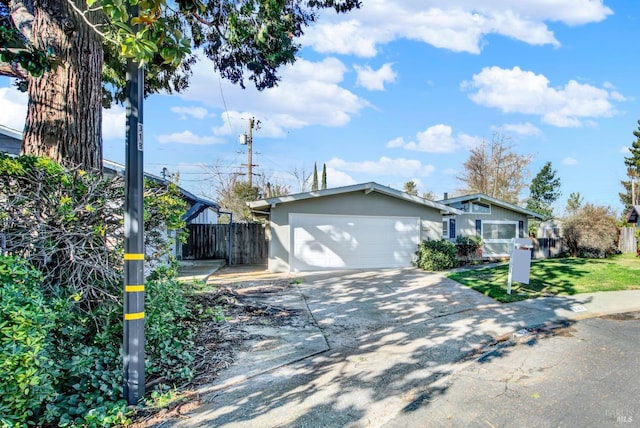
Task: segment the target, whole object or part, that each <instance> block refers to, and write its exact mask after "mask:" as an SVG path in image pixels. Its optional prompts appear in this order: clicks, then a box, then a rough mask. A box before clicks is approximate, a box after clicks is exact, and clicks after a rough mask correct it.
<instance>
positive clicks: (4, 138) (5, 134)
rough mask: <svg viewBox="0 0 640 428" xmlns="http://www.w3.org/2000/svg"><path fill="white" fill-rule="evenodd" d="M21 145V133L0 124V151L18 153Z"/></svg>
mask: <svg viewBox="0 0 640 428" xmlns="http://www.w3.org/2000/svg"><path fill="white" fill-rule="evenodd" d="M21 146H22V133H21V132H20V131H16V130H15V129H11V128H8V127H6V126H4V125H0V152H7V153H9V154H12V155H18V154H20V148H21Z"/></svg>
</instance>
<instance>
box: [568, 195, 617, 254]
mask: <svg viewBox="0 0 640 428" xmlns="http://www.w3.org/2000/svg"><path fill="white" fill-rule="evenodd" d="M618 235H619V231H618V226H617V221H616V217H615V212H613V210H612V209H611V208H610V207H606V206H601V205H595V204H591V203H587V204H585V205H584V206H582V207H581V208H579V209H578V210H577V211H576V213H575V214H574V215H573V216H571V217H569V218H567V219H566V220H565V221H564V223H563V238H564V241H565V245H566V246H567V247H568V248H569V252H570V253H571V255H572V256H574V257H588V258H604V257H607V256H609V255H611V254H615V253H616V252H617V245H618Z"/></svg>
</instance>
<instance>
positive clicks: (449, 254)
mask: <svg viewBox="0 0 640 428" xmlns="http://www.w3.org/2000/svg"><path fill="white" fill-rule="evenodd" d="M414 264H415V266H417V267H419V268H421V269H424V270H429V271H436V270H446V269H452V268H456V267H458V266H459V261H458V257H457V248H456V245H455V244H453V243H451V242H449V241H445V240H441V241H422V242H421V243H420V244H419V245H418V251H416V261H415V262H414Z"/></svg>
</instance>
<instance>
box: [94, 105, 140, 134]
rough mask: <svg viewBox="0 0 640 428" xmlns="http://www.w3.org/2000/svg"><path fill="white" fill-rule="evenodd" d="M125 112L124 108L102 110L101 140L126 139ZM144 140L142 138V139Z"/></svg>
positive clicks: (115, 107) (116, 107)
mask: <svg viewBox="0 0 640 428" xmlns="http://www.w3.org/2000/svg"><path fill="white" fill-rule="evenodd" d="M126 134H127V111H126V110H125V109H124V107H121V106H114V107H111V108H109V109H102V138H103V139H104V140H111V139H116V138H118V139H120V140H122V141H124V140H125V139H126V138H127V135H126ZM143 138H144V137H143Z"/></svg>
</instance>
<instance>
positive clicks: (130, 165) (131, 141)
mask: <svg viewBox="0 0 640 428" xmlns="http://www.w3.org/2000/svg"><path fill="white" fill-rule="evenodd" d="M129 7H130V9H129V14H130V15H131V16H138V14H139V6H138V5H135V6H129ZM135 29H136V31H139V26H136V27H135ZM143 71H144V66H143V65H142V64H141V63H139V62H136V61H134V60H133V59H132V58H129V59H127V74H126V81H127V86H126V100H125V105H126V109H127V110H126V120H127V140H126V149H125V150H126V162H125V187H124V188H125V197H124V198H125V199H124V305H123V306H124V331H123V354H124V355H123V365H124V370H123V371H124V379H123V380H124V385H123V387H124V391H123V392H124V398H125V399H126V400H127V403H128V404H129V405H137V404H138V402H139V401H140V400H141V399H142V398H143V397H144V392H145V375H144V359H145V353H144V345H145V337H144V324H145V320H144V294H145V292H144V235H143V230H144V213H143V209H144V199H143V192H144V176H143V171H142V170H143V156H142V155H143V129H142V102H143V98H144V72H143Z"/></svg>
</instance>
